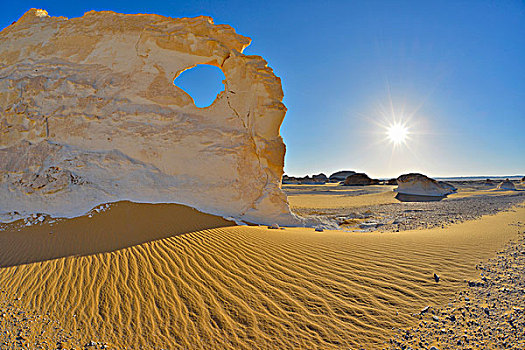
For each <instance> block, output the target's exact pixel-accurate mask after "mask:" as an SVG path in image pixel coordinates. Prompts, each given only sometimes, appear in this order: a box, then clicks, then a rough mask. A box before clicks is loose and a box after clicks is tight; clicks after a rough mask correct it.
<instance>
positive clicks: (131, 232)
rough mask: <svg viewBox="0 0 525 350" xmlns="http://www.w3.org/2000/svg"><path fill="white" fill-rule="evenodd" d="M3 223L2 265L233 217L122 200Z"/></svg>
mask: <svg viewBox="0 0 525 350" xmlns="http://www.w3.org/2000/svg"><path fill="white" fill-rule="evenodd" d="M52 221H54V220H46V221H44V222H43V223H41V224H37V225H33V226H25V225H24V222H23V221H21V220H20V221H18V222H14V223H11V224H0V229H1V230H0V267H6V266H13V265H20V264H26V263H32V262H38V261H44V260H50V259H54V258H61V257H67V256H77V255H90V254H96V253H103V252H112V251H115V250H118V249H122V248H127V247H131V246H134V245H137V244H140V243H145V242H150V241H152V240H155V239H160V238H165V237H171V236H174V235H178V234H181V233H187V232H193V231H198V230H203V229H208V228H215V227H223V226H231V225H232V224H233V222H231V221H228V220H225V219H223V218H221V217H218V216H215V215H209V214H205V213H201V212H199V211H198V210H196V209H193V208H190V207H187V206H184V205H178V204H138V203H132V202H127V201H126V202H118V203H113V204H111V205H110V210H109V211H100V212H98V213H97V211H95V210H92V211H91V213H90V214H89V215H85V216H81V217H77V218H74V219H68V220H64V219H61V220H58V222H54V223H51V222H52Z"/></svg>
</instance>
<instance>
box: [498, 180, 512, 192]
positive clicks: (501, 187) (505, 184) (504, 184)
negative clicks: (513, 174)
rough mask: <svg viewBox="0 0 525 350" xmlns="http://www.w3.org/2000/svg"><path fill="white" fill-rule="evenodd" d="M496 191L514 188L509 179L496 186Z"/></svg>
mask: <svg viewBox="0 0 525 350" xmlns="http://www.w3.org/2000/svg"><path fill="white" fill-rule="evenodd" d="M497 188H498V190H515V189H516V186H514V184H513V183H512V181H510V180H509V179H505V181H502V182H501V183H500V184H499V185H498V187H497Z"/></svg>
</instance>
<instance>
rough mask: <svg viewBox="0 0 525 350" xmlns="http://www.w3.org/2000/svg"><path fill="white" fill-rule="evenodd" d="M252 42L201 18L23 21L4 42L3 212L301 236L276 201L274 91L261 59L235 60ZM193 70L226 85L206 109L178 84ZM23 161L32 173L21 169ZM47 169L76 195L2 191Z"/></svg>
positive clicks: (0, 86) (281, 199)
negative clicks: (150, 214) (211, 223)
mask: <svg viewBox="0 0 525 350" xmlns="http://www.w3.org/2000/svg"><path fill="white" fill-rule="evenodd" d="M79 43H82V45H80V46H79ZM249 43H250V39H249V38H247V37H244V36H241V35H238V34H236V33H235V31H234V30H233V29H232V28H231V27H230V26H227V25H215V24H213V21H212V19H211V18H209V17H202V16H201V17H196V18H180V19H174V18H168V17H163V16H158V15H124V14H118V13H114V12H110V11H103V12H95V11H91V12H87V13H86V14H85V15H84V16H83V17H80V18H72V19H67V18H64V17H49V16H48V15H47V13H46V12H45V11H42V10H35V9H32V10H30V11H28V12H27V13H26V14H25V15H24V16H23V17H22V18H20V20H18V21H17V22H16V23H14V24H13V25H11V26H9V27H7V28H6V29H4V30H3V31H2V32H1V33H0V73H1V74H2V76H3V77H5V78H4V79H2V80H1V81H0V108H1V110H2V111H5V112H4V113H3V114H2V115H1V116H0V158H1V160H2V162H0V173H3V174H5V175H6V176H4V177H3V179H7V180H1V181H3V182H4V183H0V190H1V191H6V192H5V193H6V196H7V195H8V194H7V193H9V195H8V197H5V198H9V199H8V200H6V201H2V203H1V204H0V206H1V207H0V213H1V212H2V211H4V212H5V211H13V210H16V211H19V212H31V211H35V210H37V211H40V212H45V211H44V210H43V209H46V210H47V211H48V212H49V213H50V214H53V215H76V214H78V213H80V212H82V211H86V210H88V209H89V208H90V207H92V206H93V205H96V204H98V203H101V202H105V201H109V200H111V201H114V200H117V199H129V200H134V201H147V202H175V203H180V204H186V205H190V206H193V207H196V208H198V209H201V210H203V211H206V212H210V213H215V214H220V215H224V216H233V217H237V218H240V219H244V220H247V221H252V222H261V223H275V222H277V223H280V224H296V223H297V222H298V221H297V219H296V218H295V217H294V216H293V215H292V214H291V213H290V210H289V207H288V204H287V201H286V196H285V195H284V194H283V192H282V191H281V189H280V179H281V176H282V173H283V163H284V151H285V147H284V143H283V141H282V138H281V136H280V134H279V128H280V125H281V123H282V120H283V118H284V115H285V113H286V108H285V106H284V105H283V103H282V98H283V92H282V87H281V82H280V79H279V78H278V77H276V76H275V75H274V73H273V71H272V69H271V68H269V67H268V66H267V63H266V61H265V60H264V59H262V58H261V57H259V56H247V55H244V54H242V51H243V49H244V48H245V47H246V46H247V45H249ZM199 64H211V65H215V66H217V67H219V68H220V69H221V70H222V71H223V72H224V75H225V90H224V91H223V92H221V93H220V94H219V95H218V96H217V99H216V100H215V102H214V103H213V104H212V106H210V107H208V108H204V109H201V108H198V107H196V106H195V104H194V103H193V101H192V100H191V98H190V97H189V96H188V95H187V94H186V93H185V92H183V91H182V90H181V89H180V88H178V87H177V86H175V85H174V84H173V80H174V77H175V76H176V75H177V74H178V72H181V71H183V70H185V69H187V68H189V67H194V66H196V65H199ZM27 149H31V153H33V154H37V155H41V156H42V157H40V156H39V157H40V158H39V157H37V158H38V161H39V162H40V163H38V162H37V160H36V159H37V158H35V157H32V158H31V159H29V158H28V159H22V160H21V161H20V159H19V160H16V161H15V159H14V157H20V156H22V157H23V156H24V154H27V153H24V150H27ZM44 150H46V152H47V153H45V152H44ZM71 159H73V161H72V160H71ZM15 163H16V164H17V165H16V166H15V165H13V164H15ZM5 164H11V165H9V166H7V165H5ZM48 166H53V167H55V168H57V169H59V170H58V171H62V170H63V171H70V172H71V173H72V174H74V175H75V176H78V177H79V178H82V179H83V181H84V185H83V186H84V187H83V186H77V185H71V187H70V188H69V190H68V191H59V192H57V193H55V194H53V195H54V196H55V197H54V200H53V201H52V203H53V204H52V205H49V201H48V200H47V199H46V198H47V197H46V196H45V195H43V194H41V193H39V192H38V191H35V192H34V194H32V195H31V198H29V199H28V198H26V197H23V196H22V195H20V196H18V195H17V192H16V191H14V192H13V191H12V192H8V188H13V186H14V185H13V183H16V181H18V176H19V175H20V174H23V173H38V172H40V171H43V169H44V168H46V167H48ZM90 184H91V186H92V187H89V186H90ZM86 186H87V187H86ZM86 193H89V195H86ZM2 195H3V194H2ZM57 203H58V204H57ZM73 203H75V204H74V205H73Z"/></svg>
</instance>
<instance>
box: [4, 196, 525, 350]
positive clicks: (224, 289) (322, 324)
mask: <svg viewBox="0 0 525 350" xmlns="http://www.w3.org/2000/svg"><path fill="white" fill-rule="evenodd" d="M135 206H137V207H135ZM143 206H144V205H142V204H140V205H139V204H137V205H130V206H126V205H123V206H122V208H121V207H118V208H115V209H112V210H110V211H108V212H106V213H103V214H100V215H101V218H105V219H104V220H105V221H104V222H102V221H101V222H100V224H101V225H102V224H103V225H107V224H109V223H111V225H112V226H110V228H108V229H107V230H103V229H102V226H101V227H98V226H97V225H95V221H90V220H93V219H89V220H88V219H83V218H79V219H74V220H77V221H76V222H75V221H73V220H71V221H70V220H68V221H65V222H61V223H59V224H58V225H55V226H54V229H55V230H57V231H59V226H61V225H65V227H70V228H73V227H77V228H78V229H79V228H80V227H82V225H86V224H87V223H88V222H89V223H91V224H92V225H93V226H91V229H92V230H94V231H93V232H97V230H99V229H100V231H99V232H106V233H107V234H106V235H105V236H104V237H105V238H102V233H99V237H100V239H101V240H104V239H106V240H109V239H110V238H108V237H114V235H113V234H112V233H113V232H120V233H121V234H120V235H119V238H124V237H123V236H125V234H124V233H122V232H125V231H126V230H131V231H130V232H133V230H134V226H133V225H132V224H131V225H130V224H129V222H128V221H126V220H122V212H119V209H122V210H124V208H125V210H127V215H128V216H127V218H131V217H132V216H133V215H136V214H137V213H139V212H144V210H145V209H143ZM144 208H149V209H146V210H151V211H150V212H149V213H148V215H156V214H155V213H154V212H155V210H156V209H155V208H156V207H151V208H150V207H148V206H146V207H144ZM160 211H161V212H162V213H163V214H162V215H161V216H163V217H164V218H166V217H167V218H169V217H170V216H169V213H168V212H169V210H167V209H161V210H160ZM113 215H115V218H114V217H113ZM158 215H160V214H158ZM524 216H525V208H518V209H516V210H515V211H511V212H503V213H499V214H497V215H495V216H487V217H483V218H482V219H480V220H475V221H469V222H466V223H462V224H458V225H452V226H451V227H449V228H446V229H432V230H423V231H422V230H418V231H405V232H400V233H348V232H338V231H325V232H322V233H320V232H315V231H314V230H312V229H301V228H293V229H286V230H268V229H267V228H265V227H239V226H230V227H217V228H213V229H208V230H201V231H196V232H191V233H187V234H182V235H178V236H174V237H167V238H162V239H157V238H160V237H156V238H153V239H156V240H154V241H151V242H147V243H142V244H139V245H135V246H132V247H129V248H124V249H119V250H115V251H111V252H105V253H97V254H89V255H84V256H68V257H64V258H58V259H53V260H45V261H40V262H35V263H30V264H23V265H22V264H20V263H15V260H13V259H14V258H13V257H14V256H16V255H21V256H26V260H27V257H28V256H29V253H28V252H26V250H28V251H31V254H33V253H35V251H36V250H35V249H34V247H26V246H25V245H24V244H22V243H20V244H18V245H17V246H15V245H6V244H5V242H6V241H5V238H2V239H4V241H3V242H2V244H1V245H0V247H1V248H0V249H2V254H0V256H1V257H2V259H3V262H2V264H3V266H6V265H11V266H10V267H4V268H1V269H0V285H1V286H2V288H4V289H5V291H7V293H6V294H5V295H3V296H2V298H4V297H5V298H14V297H17V296H19V297H21V300H20V303H21V304H22V306H24V307H25V308H27V309H31V310H37V311H38V312H40V313H42V314H46V313H49V314H50V315H51V317H53V318H55V319H57V320H58V321H60V323H61V324H62V325H63V326H64V327H65V329H66V330H71V331H75V334H76V335H77V336H78V337H81V338H82V341H85V342H87V341H88V340H89V339H93V338H97V339H103V340H105V341H108V342H109V343H110V344H111V345H112V346H114V347H118V348H124V347H126V348H129V349H139V348H144V349H153V348H155V349H158V348H169V349H174V348H175V349H176V348H186V349H188V348H190V349H219V348H220V349H252V348H259V349H276V348H279V349H291V348H309V349H313V348H325V349H330V348H333V349H340V348H348V347H357V346H361V347H364V348H381V344H382V342H384V341H386V340H387V339H388V338H389V336H390V335H391V331H390V330H391V329H392V327H407V326H410V325H411V324H415V323H417V322H418V321H419V319H418V318H415V317H413V316H411V313H414V312H418V311H419V310H420V309H421V308H422V307H423V306H426V305H428V304H431V305H434V304H439V303H443V302H445V301H446V300H447V298H449V297H451V296H453V294H454V292H455V291H456V290H457V289H458V288H460V287H461V286H463V283H464V282H463V281H464V280H465V279H471V278H472V277H473V275H474V274H475V268H474V267H475V265H476V264H477V263H479V262H480V260H482V259H486V258H488V257H491V256H492V255H493V254H494V252H495V251H496V250H498V249H499V248H500V247H502V246H503V245H504V243H505V242H507V241H508V240H509V239H511V238H514V237H515V236H516V229H515V228H514V227H512V226H509V225H508V223H512V222H515V221H517V220H520V219H521V220H523V217H524ZM117 218H119V219H117ZM185 218H186V220H185V222H191V221H195V220H191V219H192V217H190V215H187V216H186V217H185ZM83 220H85V221H83ZM101 220H102V219H101ZM155 222H156V221H155V220H152V221H150V222H149V224H150V225H151V226H150V227H149V230H147V232H157V231H158V232H161V231H162V230H160V229H159V228H158V227H157V226H156V225H157V224H156V223H155ZM213 224H214V225H218V226H223V225H224V224H225V223H224V222H219V223H217V222H214V223H213ZM68 225H71V226H68ZM75 225H76V226H75ZM164 225H165V224H162V226H161V228H162V227H164V228H166V227H167V226H164ZM105 227H107V226H105ZM28 229H29V230H36V228H34V229H33V228H28ZM79 231H80V230H79ZM139 231H140V230H137V231H136V232H139ZM61 232H62V231H61ZM68 232H73V231H68ZM17 234H23V235H25V234H29V233H28V232H22V231H21V232H18V233H17ZM32 234H39V233H37V232H32ZM46 234H47V233H46ZM5 235H7V236H8V237H10V235H12V233H0V236H2V237H4V236H5ZM47 235H48V234H47ZM50 236H53V235H50ZM132 236H133V235H132ZM161 236H162V235H161ZM46 237H47V236H46ZM9 239H12V240H14V239H15V238H13V237H10V238H9ZM49 239H54V238H51V237H49ZM61 239H63V240H65V241H68V240H69V239H70V237H69V236H68V235H67V234H66V230H65V229H64V231H63V234H62V236H61ZM44 240H45V239H44V238H41V239H40V243H41V244H44ZM95 241H96V240H91V241H90V242H91V243H94V242H95ZM20 242H21V241H20ZM85 242H86V241H85ZM128 243H129V242H127V243H126V244H128ZM68 244H70V243H67V242H66V243H64V245H68ZM83 249H85V250H82V249H81V250H80V252H79V254H87V253H89V249H88V248H85V247H84V248H83ZM11 250H16V253H15V252H12V251H11ZM102 250H104V249H102ZM108 250H109V249H108ZM44 255H45V254H41V258H42V257H44ZM4 256H9V257H10V258H7V259H6V258H4ZM37 260H42V259H37ZM434 272H437V273H438V274H439V275H440V276H441V281H440V282H439V283H438V284H436V283H435V282H434V280H433V278H432V275H433V273H434Z"/></svg>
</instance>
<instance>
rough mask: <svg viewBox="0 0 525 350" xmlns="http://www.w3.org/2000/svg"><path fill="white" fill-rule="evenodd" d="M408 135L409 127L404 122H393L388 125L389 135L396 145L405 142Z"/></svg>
mask: <svg viewBox="0 0 525 350" xmlns="http://www.w3.org/2000/svg"><path fill="white" fill-rule="evenodd" d="M407 135H408V130H407V128H406V127H405V126H404V125H402V124H393V125H390V126H389V127H388V130H387V136H388V138H389V140H390V142H392V143H393V144H395V145H398V144H400V143H404V142H405V141H406V138H407Z"/></svg>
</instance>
